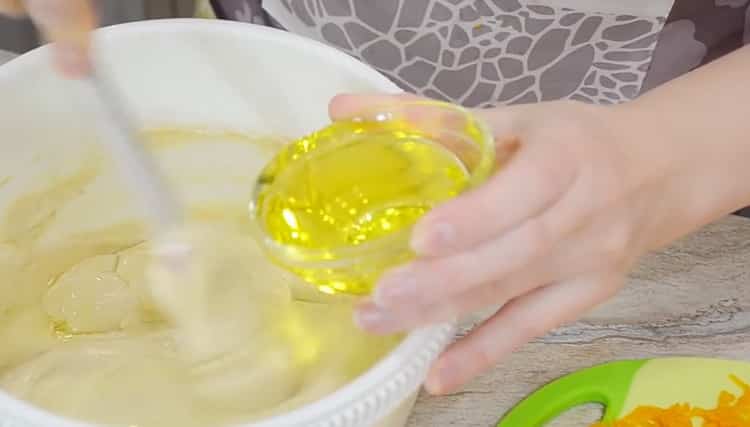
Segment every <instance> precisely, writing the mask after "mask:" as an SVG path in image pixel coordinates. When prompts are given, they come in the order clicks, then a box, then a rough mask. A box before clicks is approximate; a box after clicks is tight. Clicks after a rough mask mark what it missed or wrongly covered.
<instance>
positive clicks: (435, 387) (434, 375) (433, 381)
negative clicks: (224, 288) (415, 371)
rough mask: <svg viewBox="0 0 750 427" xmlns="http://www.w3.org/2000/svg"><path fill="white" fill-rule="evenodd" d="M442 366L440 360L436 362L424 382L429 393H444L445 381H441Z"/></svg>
mask: <svg viewBox="0 0 750 427" xmlns="http://www.w3.org/2000/svg"><path fill="white" fill-rule="evenodd" d="M441 376H442V368H441V363H440V361H437V362H435V365H434V366H433V368H432V369H431V370H430V373H429V375H427V379H426V380H425V383H424V388H425V390H427V392H428V393H430V394H432V395H439V394H442V393H443V383H442V381H441Z"/></svg>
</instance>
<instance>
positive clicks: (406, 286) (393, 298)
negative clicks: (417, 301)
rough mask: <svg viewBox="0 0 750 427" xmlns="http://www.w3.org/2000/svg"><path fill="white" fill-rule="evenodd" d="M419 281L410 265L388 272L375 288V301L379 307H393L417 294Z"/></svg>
mask: <svg viewBox="0 0 750 427" xmlns="http://www.w3.org/2000/svg"><path fill="white" fill-rule="evenodd" d="M417 293H418V289H417V281H416V279H415V277H414V272H413V271H412V269H411V268H409V267H402V268H400V269H397V270H394V271H392V272H390V273H386V275H385V276H384V277H383V279H381V280H380V283H379V284H378V286H377V287H376V288H375V292H374V294H373V302H374V303H375V305H377V306H378V307H392V306H394V305H398V304H402V303H404V302H406V301H409V300H412V299H414V298H415V297H416V296H417Z"/></svg>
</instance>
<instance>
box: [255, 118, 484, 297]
mask: <svg viewBox="0 0 750 427" xmlns="http://www.w3.org/2000/svg"><path fill="white" fill-rule="evenodd" d="M469 181H470V179H469V173H468V171H467V169H466V167H465V166H464V164H463V163H462V161H461V160H460V159H459V158H458V157H457V156H456V154H454V152H452V151H451V150H450V149H448V148H446V147H445V146H444V145H443V144H441V143H437V142H435V140H434V139H432V138H431V137H430V136H429V135H427V134H425V133H423V132H421V131H419V130H417V129H414V128H413V127H411V126H410V125H409V124H407V122H405V121H401V120H390V121H361V120H349V121H341V122H336V123H334V124H332V125H330V126H329V127H327V128H325V129H323V130H321V131H319V132H317V133H314V134H312V135H309V136H307V137H305V138H302V139H300V140H297V141H295V142H293V143H291V144H289V145H287V146H286V147H285V148H283V149H282V151H281V152H280V153H279V154H278V155H277V156H276V157H275V158H274V159H273V160H272V161H271V163H269V164H268V165H267V166H266V168H265V169H264V171H263V172H262V174H261V176H260V178H259V181H258V187H257V188H256V197H255V205H254V206H253V208H254V213H255V215H256V217H257V218H256V219H257V220H258V222H259V225H260V227H261V228H262V229H263V232H264V233H265V235H266V237H267V239H268V240H271V245H272V246H277V247H280V248H285V252H284V251H283V250H282V251H281V252H277V253H273V252H272V253H271V254H270V255H271V257H272V258H273V259H274V260H275V261H277V262H280V263H281V264H283V265H284V266H285V267H287V268H289V269H291V270H292V271H294V272H295V273H297V274H298V275H300V276H302V278H303V279H305V280H307V281H308V282H311V283H312V284H314V285H317V286H318V288H319V289H320V290H321V291H323V292H326V293H349V294H364V293H368V292H369V291H370V290H371V288H372V285H373V282H374V281H375V280H376V279H377V276H378V275H379V273H380V270H379V269H378V268H376V264H377V265H379V263H378V262H377V261H376V260H375V259H369V260H359V261H358V262H352V263H346V262H341V263H338V264H337V263H336V261H345V260H343V258H344V257H346V255H344V254H345V253H347V251H349V252H351V251H350V250H351V249H353V248H354V249H355V251H356V248H358V247H360V248H361V247H366V246H368V244H372V243H373V242H376V241H382V240H383V239H385V238H388V237H389V236H394V235H399V234H402V235H403V234H407V233H404V232H406V231H408V229H409V228H410V227H411V226H412V225H413V224H414V223H415V222H416V221H417V220H418V219H419V218H420V217H422V216H423V215H424V214H425V213H426V212H427V211H429V210H430V209H431V208H433V207H434V206H435V205H436V204H439V203H441V202H443V201H446V200H448V199H450V198H453V197H455V196H456V195H458V194H459V193H461V192H462V191H463V190H464V189H465V188H466V187H467V185H468V184H469ZM399 232H402V233H399ZM406 238H408V234H407V236H406ZM405 250H408V244H404V245H402V247H401V248H400V249H398V248H395V247H394V248H390V249H387V250H386V252H387V253H381V254H379V255H378V256H379V257H380V258H383V257H386V258H388V260H387V261H386V262H385V264H395V263H398V262H403V261H405V260H406V259H408V258H409V257H410V253H406V252H405ZM382 261H383V260H382V259H381V262H380V264H382V263H383V262H382ZM318 262H325V263H326V265H327V267H325V268H322V267H321V265H323V264H317V263H318Z"/></svg>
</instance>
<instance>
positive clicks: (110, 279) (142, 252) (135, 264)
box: [0, 131, 396, 427]
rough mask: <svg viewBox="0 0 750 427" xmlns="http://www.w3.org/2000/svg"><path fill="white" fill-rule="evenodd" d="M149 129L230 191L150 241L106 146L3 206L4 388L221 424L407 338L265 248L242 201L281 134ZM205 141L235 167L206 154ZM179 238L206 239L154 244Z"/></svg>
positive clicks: (201, 180)
mask: <svg viewBox="0 0 750 427" xmlns="http://www.w3.org/2000/svg"><path fill="white" fill-rule="evenodd" d="M150 137H151V139H152V140H153V144H152V145H153V150H154V153H155V154H156V155H157V157H159V159H160V161H161V162H162V163H163V164H164V165H165V168H166V170H167V173H168V175H169V178H170V179H171V182H173V183H174V184H175V185H176V186H177V187H179V188H180V190H181V191H183V192H184V193H185V195H186V196H188V197H187V198H188V199H189V198H190V196H192V195H193V194H192V192H193V191H194V190H195V189H196V188H198V189H200V188H204V189H206V188H208V189H209V191H206V194H207V195H209V194H214V195H215V194H217V192H218V193H221V192H222V191H226V192H228V193H227V194H226V195H225V196H226V197H225V198H224V200H219V199H220V198H217V199H216V200H209V199H210V197H209V196H206V197H204V198H203V199H201V197H196V198H194V199H193V200H188V202H189V204H190V207H191V212H192V216H191V218H192V219H191V221H190V227H189V228H186V229H183V230H178V231H177V232H176V233H175V234H168V235H164V236H160V237H159V239H157V240H155V241H153V240H149V239H146V235H145V232H144V227H143V226H142V224H141V223H140V222H139V221H138V220H137V218H136V217H134V216H133V215H131V214H126V213H123V212H125V211H126V210H127V209H126V208H127V207H129V206H131V205H132V203H130V201H129V200H130V198H129V197H128V194H127V193H126V192H125V191H124V190H123V189H122V187H121V186H119V185H118V178H117V177H116V173H115V172H113V171H112V170H111V168H110V167H108V165H107V162H105V161H104V160H102V157H101V156H95V157H94V158H95V161H86V162H82V167H81V168H80V170H77V171H76V172H75V173H73V174H71V175H70V176H68V177H66V178H64V179H60V178H56V179H55V180H54V181H50V182H48V183H47V184H46V186H45V185H39V186H38V188H35V189H31V190H30V191H29V193H28V194H25V195H23V197H20V198H18V200H15V201H14V202H13V203H11V204H9V205H8V206H7V207H6V208H5V210H4V211H3V212H2V215H0V221H1V222H0V224H1V225H2V226H1V227H0V343H2V345H1V346H0V387H2V388H3V389H5V390H6V391H7V392H9V393H11V394H13V395H15V396H17V397H20V398H22V399H25V400H28V401H30V402H32V403H34V404H36V405H39V406H41V407H44V408H46V409H49V410H52V411H54V412H56V413H59V414H62V415H66V416H70V417H74V418H79V419H83V420H86V421H90V422H94V423H102V424H110V425H111V424H115V425H127V426H142V427H151V426H153V427H171V426H175V427H177V426H179V427H193V426H194V427H202V426H221V425H227V424H235V423H241V422H247V421H253V420H258V419H261V418H264V417H268V416H271V415H274V414H278V413H281V412H284V411H287V410H290V409H292V408H296V407H299V406H300V405H303V404H305V403H308V402H311V401H314V400H317V399H319V398H321V397H322V396H324V395H326V394H329V393H331V392H332V391H334V390H336V389H337V388H339V387H341V386H342V385H344V384H345V383H347V382H349V381H351V380H352V379H353V378H354V377H356V376H357V375H359V374H361V373H362V372H363V371H364V370H366V369H367V368H368V367H370V366H371V365H372V364H373V363H374V362H375V361H376V360H377V359H378V358H380V357H382V356H383V355H384V354H385V353H386V352H387V351H388V350H389V349H390V348H392V346H393V345H394V344H395V342H396V339H395V338H374V337H370V336H367V335H365V334H363V333H361V332H360V331H358V330H357V328H356V327H354V326H353V325H352V322H351V320H350V319H351V307H350V304H349V303H348V302H346V301H343V302H342V301H329V300H326V299H325V298H324V297H322V296H320V295H317V294H314V293H311V290H310V289H308V288H307V287H305V285H300V284H299V283H298V282H297V280H296V278H294V277H293V276H291V275H290V274H289V273H287V272H285V271H282V270H280V269H278V268H276V267H275V266H273V265H271V264H269V263H268V262H267V261H266V260H265V258H264V257H263V255H262V253H261V251H260V249H259V248H258V246H257V245H256V243H255V241H254V239H253V238H252V236H251V233H250V232H249V227H248V221H249V218H248V217H247V215H246V213H245V210H244V204H245V203H246V202H247V200H245V199H246V197H249V195H250V191H251V187H252V181H253V179H254V176H255V172H254V171H257V169H258V168H259V167H260V165H262V163H263V161H264V159H265V158H267V156H268V155H270V149H269V145H268V144H267V143H264V144H261V143H259V142H258V141H256V140H253V139H247V138H243V137H241V136H237V135H211V134H202V133H196V132H187V131H159V132H154V133H151V134H150ZM205 144H212V145H210V146H207V145H205ZM207 147H208V148H209V149H208V150H207ZM201 149H203V150H204V153H212V154H211V155H210V156H207V157H203V158H202V161H204V162H216V161H222V162H223V163H222V164H221V167H219V168H217V167H214V168H211V167H205V165H204V164H201V163H200V162H196V155H197V154H196V153H197V152H198V151H200V150H201ZM191 153H192V154H191ZM261 154H262V155H261ZM211 156H216V158H214V159H212V158H211ZM242 156H245V157H246V158H245V159H243V158H242ZM263 156H266V157H265V158H264V157H263ZM198 157H200V156H199V155H198ZM190 162H194V164H190ZM243 162H244V163H243ZM183 166H184V167H183ZM209 166H210V165H209ZM201 186H203V187H201ZM243 187H244V190H242V188H243ZM195 191H197V190H195ZM233 191H234V192H235V193H236V194H234V193H232V192H233ZM241 191H245V196H241V195H240V192H241ZM230 193H231V194H230ZM97 212H99V213H100V215H97ZM174 242H182V243H187V244H189V247H191V248H192V251H191V255H190V256H191V258H190V260H191V262H190V263H188V264H187V265H186V266H184V267H185V268H182V267H180V268H177V269H175V266H174V265H171V264H165V263H163V259H162V258H161V257H160V256H155V255H154V253H156V254H157V255H160V254H161V255H163V254H164V253H165V251H166V253H169V251H170V250H171V249H170V248H171V246H170V245H173V244H174ZM172 249H173V248H172ZM176 272H177V273H176Z"/></svg>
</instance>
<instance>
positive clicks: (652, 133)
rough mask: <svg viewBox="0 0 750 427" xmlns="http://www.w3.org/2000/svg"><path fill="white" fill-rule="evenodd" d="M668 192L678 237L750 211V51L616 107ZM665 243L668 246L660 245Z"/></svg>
mask: <svg viewBox="0 0 750 427" xmlns="http://www.w3.org/2000/svg"><path fill="white" fill-rule="evenodd" d="M617 109H618V110H619V111H618V113H617V114H618V115H619V116H620V117H621V118H622V120H620V122H621V123H623V124H624V125H625V126H626V127H623V129H626V131H625V132H627V133H628V134H629V135H631V138H638V139H637V140H635V141H632V142H633V143H636V144H637V143H638V141H641V142H642V143H643V144H638V145H642V146H643V147H642V148H641V149H642V150H643V151H642V154H645V156H643V157H642V158H643V159H646V160H647V161H650V160H655V162H656V163H657V164H658V168H661V169H662V170H665V171H667V170H668V171H669V172H670V173H672V174H674V176H677V177H679V179H675V180H672V181H671V182H670V184H669V185H668V186H667V187H666V188H665V192H670V193H671V194H665V203H664V206H670V205H671V210H672V212H671V213H670V214H669V215H673V217H672V219H673V220H675V221H677V220H680V221H681V222H679V223H677V222H676V223H675V224H673V225H672V224H670V225H669V226H670V227H674V228H675V230H674V231H673V233H674V234H677V235H675V236H668V237H667V239H669V238H676V237H679V235H681V234H684V233H686V232H689V231H691V230H693V229H695V228H698V227H700V226H702V225H705V224H706V223H708V222H711V221H713V220H715V219H717V218H719V217H721V216H723V215H726V214H728V213H730V212H732V211H734V210H737V209H739V208H742V207H744V206H748V205H750V47H746V48H744V49H741V50H738V51H737V52H735V53H733V54H731V55H728V56H727V57H725V58H723V59H721V60H718V61H715V62H714V63H711V64H708V65H706V66H704V67H701V68H699V69H698V70H696V71H694V72H691V73H689V74H687V75H685V76H683V77H681V78H678V79H676V80H674V81H672V82H669V83H667V84H665V85H663V86H661V87H659V88H657V89H654V90H653V91H651V92H649V93H647V94H645V95H643V96H642V97H640V98H638V99H637V100H635V101H633V102H630V103H629V104H624V105H623V106H621V107H617ZM659 243H662V244H663V243H667V242H659Z"/></svg>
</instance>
